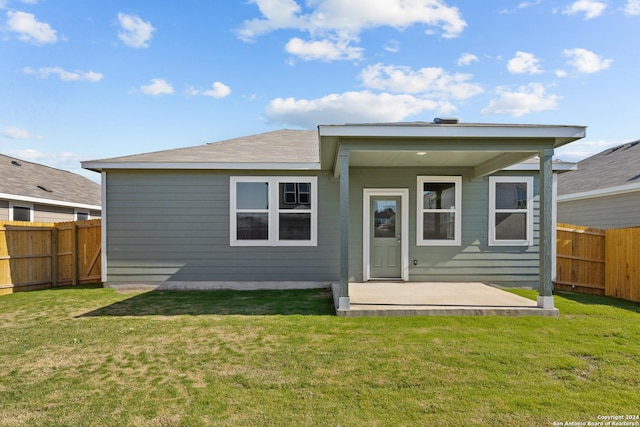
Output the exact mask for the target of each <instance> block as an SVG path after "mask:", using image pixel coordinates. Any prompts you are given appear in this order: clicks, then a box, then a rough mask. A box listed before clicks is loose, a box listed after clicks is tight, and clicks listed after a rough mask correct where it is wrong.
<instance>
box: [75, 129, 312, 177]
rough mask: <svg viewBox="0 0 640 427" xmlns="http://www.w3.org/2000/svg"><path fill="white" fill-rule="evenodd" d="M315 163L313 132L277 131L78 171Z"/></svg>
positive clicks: (93, 164)
mask: <svg viewBox="0 0 640 427" xmlns="http://www.w3.org/2000/svg"><path fill="white" fill-rule="evenodd" d="M319 162H320V146H319V142H318V131H317V130H289V129H281V130H276V131H272V132H266V133H261V134H258V135H250V136H244V137H240V138H233V139H228V140H224V141H219V142H211V143H208V144H205V145H198V146H195V147H185V148H177V149H173V150H164V151H156V152H152V153H144V154H136V155H132V156H124V157H114V158H109V159H101V160H90V161H86V162H82V167H83V168H86V169H91V170H102V169H120V168H126V169H130V168H135V167H141V168H144V169H164V168H167V167H170V166H175V165H176V164H179V165H180V167H183V168H188V169H247V168H252V169H254V168H255V169H314V168H315V169H317V168H318V167H319ZM314 166H317V167H314Z"/></svg>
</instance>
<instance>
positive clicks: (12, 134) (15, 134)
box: [2, 126, 43, 139]
mask: <svg viewBox="0 0 640 427" xmlns="http://www.w3.org/2000/svg"><path fill="white" fill-rule="evenodd" d="M2 136H5V137H7V138H10V139H43V137H42V136H40V135H33V134H32V133H31V132H29V131H28V130H26V129H21V128H19V127H15V126H7V127H5V128H4V129H3V130H2Z"/></svg>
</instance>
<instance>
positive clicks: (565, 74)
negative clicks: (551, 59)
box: [555, 70, 569, 78]
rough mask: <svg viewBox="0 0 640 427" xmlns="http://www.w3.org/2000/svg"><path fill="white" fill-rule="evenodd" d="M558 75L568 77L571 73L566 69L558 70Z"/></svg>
mask: <svg viewBox="0 0 640 427" xmlns="http://www.w3.org/2000/svg"><path fill="white" fill-rule="evenodd" d="M555 73H556V77H560V78H562V77H567V76H568V75H569V73H568V72H567V71H566V70H556V71H555Z"/></svg>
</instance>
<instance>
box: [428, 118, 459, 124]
mask: <svg viewBox="0 0 640 427" xmlns="http://www.w3.org/2000/svg"><path fill="white" fill-rule="evenodd" d="M458 121H459V119H457V118H455V117H436V118H435V119H433V123H435V124H437V125H457V124H458Z"/></svg>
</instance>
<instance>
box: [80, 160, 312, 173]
mask: <svg viewBox="0 0 640 427" xmlns="http://www.w3.org/2000/svg"><path fill="white" fill-rule="evenodd" d="M82 167H83V168H84V169H89V170H92V171H96V172H100V171H103V170H113V169H117V170H127V169H129V170H131V169H139V170H291V171H303V170H320V163H319V162H308V163H210V162H202V163H195V162H190V163H184V162H183V163H165V162H163V163H146V162H127V163H121V162H91V161H89V162H82Z"/></svg>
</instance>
